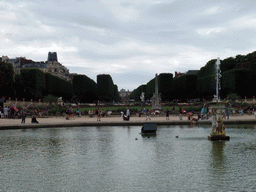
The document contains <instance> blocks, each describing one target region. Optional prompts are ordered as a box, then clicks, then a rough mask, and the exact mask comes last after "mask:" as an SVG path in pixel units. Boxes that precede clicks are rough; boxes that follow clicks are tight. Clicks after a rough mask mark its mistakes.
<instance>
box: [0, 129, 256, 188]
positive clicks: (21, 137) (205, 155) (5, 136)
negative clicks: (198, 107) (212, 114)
mask: <svg viewBox="0 0 256 192" xmlns="http://www.w3.org/2000/svg"><path fill="white" fill-rule="evenodd" d="M227 127H228V128H227V129H226V132H227V135H229V136H230V137H231V139H230V141H209V140H208V139H207V136H208V135H209V134H210V132H211V128H210V126H204V127H187V126H158V131H157V133H158V134H157V136H155V137H150V138H148V137H143V136H141V135H140V134H139V133H140V128H141V127H140V126H130V127H128V126H124V127H74V128H54V129H52V128H51V129H26V130H2V131H0V150H1V153H0V164H1V166H0V191H93V192H95V191H127V192H131V191H136V192H138V191H147V192H148V191H220V190H221V191H256V182H255V178H256V163H255V160H256V127H255V126H253V125H244V126H237V125H228V126H227ZM175 136H179V138H176V137H175ZM135 138H138V140H136V139H135Z"/></svg>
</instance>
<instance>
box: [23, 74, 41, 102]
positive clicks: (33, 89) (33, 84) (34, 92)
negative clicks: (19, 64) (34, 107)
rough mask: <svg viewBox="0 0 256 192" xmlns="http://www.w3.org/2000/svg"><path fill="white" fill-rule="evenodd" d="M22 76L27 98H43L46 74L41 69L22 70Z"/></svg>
mask: <svg viewBox="0 0 256 192" xmlns="http://www.w3.org/2000/svg"><path fill="white" fill-rule="evenodd" d="M20 74H21V84H22V86H23V88H24V92H25V98H29V99H39V98H42V96H43V90H44V89H45V77H44V72H42V71H41V70H40V69H21V70H20Z"/></svg>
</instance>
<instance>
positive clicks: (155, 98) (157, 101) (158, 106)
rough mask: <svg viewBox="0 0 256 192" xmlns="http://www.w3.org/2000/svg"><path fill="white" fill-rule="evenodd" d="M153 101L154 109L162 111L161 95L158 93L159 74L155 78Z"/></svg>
mask: <svg viewBox="0 0 256 192" xmlns="http://www.w3.org/2000/svg"><path fill="white" fill-rule="evenodd" d="M151 100H152V109H162V106H161V104H160V100H161V97H160V94H159V93H158V79H157V74H156V77H155V93H154V94H153V97H152V98H151Z"/></svg>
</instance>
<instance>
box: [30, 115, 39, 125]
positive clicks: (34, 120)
mask: <svg viewBox="0 0 256 192" xmlns="http://www.w3.org/2000/svg"><path fill="white" fill-rule="evenodd" d="M31 123H38V121H37V120H36V117H35V116H34V115H33V116H32V119H31Z"/></svg>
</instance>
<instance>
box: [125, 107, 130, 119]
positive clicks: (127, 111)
mask: <svg viewBox="0 0 256 192" xmlns="http://www.w3.org/2000/svg"><path fill="white" fill-rule="evenodd" d="M130 116H131V112H130V108H129V107H128V108H127V110H126V117H127V121H129V120H130Z"/></svg>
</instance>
